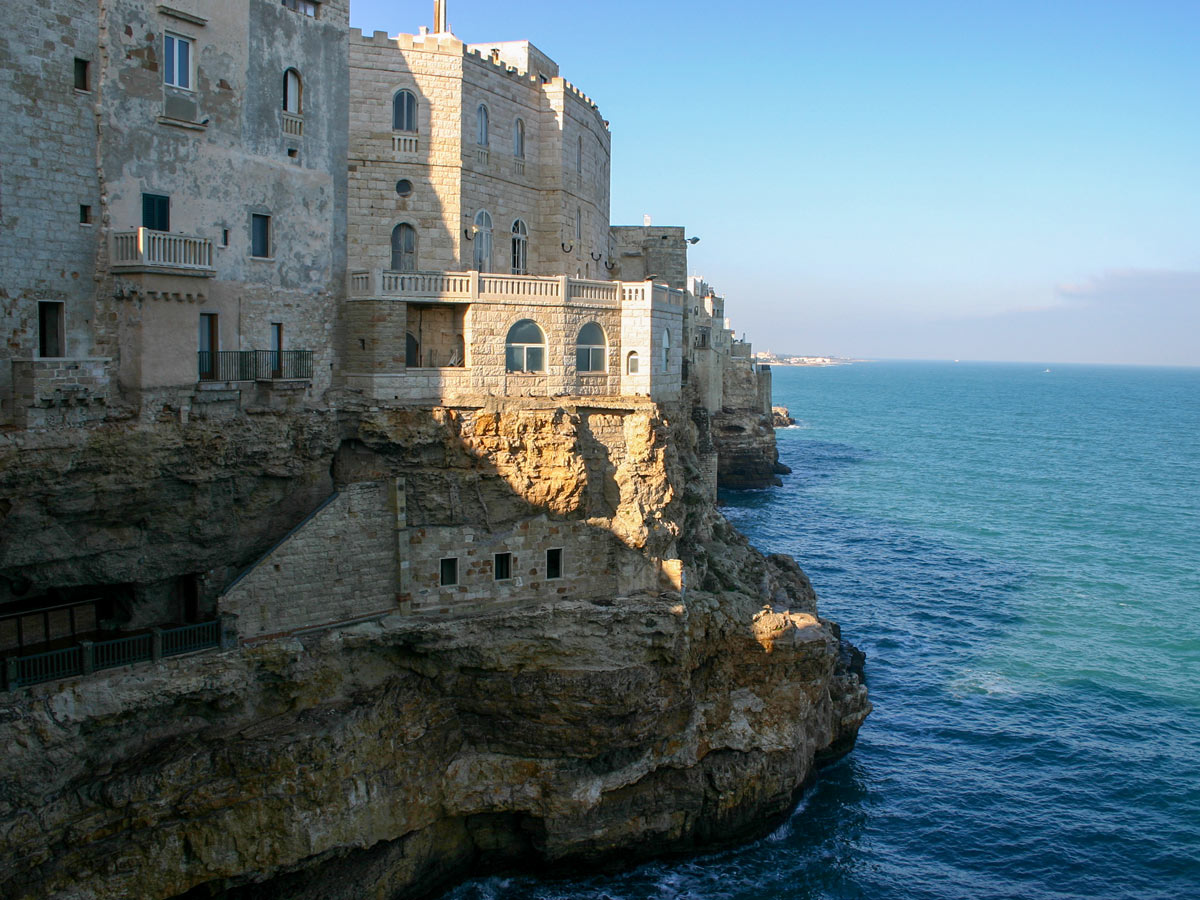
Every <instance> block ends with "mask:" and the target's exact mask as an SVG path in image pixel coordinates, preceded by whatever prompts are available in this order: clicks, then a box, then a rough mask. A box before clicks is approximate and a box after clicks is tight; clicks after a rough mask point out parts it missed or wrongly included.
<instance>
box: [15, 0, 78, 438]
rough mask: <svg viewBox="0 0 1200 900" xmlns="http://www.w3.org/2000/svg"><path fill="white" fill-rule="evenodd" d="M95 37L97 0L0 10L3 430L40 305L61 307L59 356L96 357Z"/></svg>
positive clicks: (32, 343)
mask: <svg viewBox="0 0 1200 900" xmlns="http://www.w3.org/2000/svg"><path fill="white" fill-rule="evenodd" d="M98 27H99V26H98V21H97V4H96V2H95V0H53V2H43V3H3V4H0V60H2V61H3V62H2V63H0V109H2V110H3V111H4V113H3V118H4V127H3V128H0V276H2V280H0V423H3V422H4V420H5V419H6V418H7V417H8V416H9V415H11V413H12V409H11V407H10V400H11V393H12V386H13V385H12V360H30V359H34V358H36V357H37V355H38V301H39V300H47V301H55V302H61V303H64V304H65V309H64V312H65V317H64V318H65V325H66V328H65V331H66V334H65V347H63V350H62V352H63V355H66V356H71V357H89V356H92V355H93V354H95V353H96V348H95V346H94V344H93V341H92V333H91V327H90V326H91V320H92V318H93V293H94V287H95V286H94V281H93V275H94V272H95V262H96V245H97V233H98V231H99V220H100V188H99V184H98V180H97V174H96V155H95V134H96V122H95V112H94V108H95V104H96V102H97V97H98V95H97V92H96V88H97V77H98V76H97V71H98V66H99V55H98V50H97V43H98V39H99V38H98ZM76 59H80V60H82V61H83V62H84V63H85V64H86V66H87V81H86V85H87V87H86V89H80V90H77V89H76V88H75V78H74V75H75V60H76ZM85 206H86V207H88V214H87V217H88V221H83V218H84V214H83V210H82V209H81V207H85Z"/></svg>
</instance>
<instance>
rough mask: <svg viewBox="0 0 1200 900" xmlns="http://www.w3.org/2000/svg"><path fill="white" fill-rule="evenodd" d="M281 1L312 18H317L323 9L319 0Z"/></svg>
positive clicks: (293, 10) (284, 4) (293, 9)
mask: <svg viewBox="0 0 1200 900" xmlns="http://www.w3.org/2000/svg"><path fill="white" fill-rule="evenodd" d="M281 3H282V5H283V6H286V7H287V8H288V9H290V10H291V11H292V12H298V13H300V14H301V15H305V16H308V17H309V18H310V19H315V18H316V17H317V13H319V12H320V10H321V4H320V3H318V2H317V0H281Z"/></svg>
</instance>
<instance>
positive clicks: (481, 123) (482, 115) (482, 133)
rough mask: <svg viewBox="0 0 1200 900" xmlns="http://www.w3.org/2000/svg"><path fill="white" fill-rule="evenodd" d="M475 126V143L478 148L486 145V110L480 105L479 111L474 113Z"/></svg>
mask: <svg viewBox="0 0 1200 900" xmlns="http://www.w3.org/2000/svg"><path fill="white" fill-rule="evenodd" d="M475 119H476V125H477V126H478V130H477V132H476V134H475V143H477V144H478V145H479V146H480V147H486V146H487V145H488V110H487V107H486V106H484V105H483V104H482V103H480V104H479V109H477V110H476V111H475Z"/></svg>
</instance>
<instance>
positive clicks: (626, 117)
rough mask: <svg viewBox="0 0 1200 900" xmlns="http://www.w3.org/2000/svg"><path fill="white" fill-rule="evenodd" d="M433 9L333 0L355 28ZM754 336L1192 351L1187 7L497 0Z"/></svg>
mask: <svg viewBox="0 0 1200 900" xmlns="http://www.w3.org/2000/svg"><path fill="white" fill-rule="evenodd" d="M432 8H433V4H432V2H396V0H351V24H353V25H355V26H357V27H360V28H362V29H363V30H365V31H368V32H370V31H374V30H376V29H379V30H384V31H388V32H389V33H393V34H394V33H396V32H399V31H410V32H415V31H416V30H417V28H418V26H420V25H423V24H430V23H431V20H432ZM449 20H450V23H451V25H452V26H453V30H454V31H455V33H456V34H457V35H458V36H459V37H460V38H462V39H463V40H466V41H468V42H475V41H488V40H517V39H528V40H530V41H532V42H533V43H535V44H536V45H537V46H538V47H539V48H541V49H542V50H543V51H545V52H546V53H548V54H549V55H550V56H551V57H553V58H554V59H555V60H557V61H558V63H559V66H560V68H561V71H562V73H563V74H564V76H565V77H567V78H568V79H569V80H571V81H573V82H575V83H576V84H577V85H578V86H579V87H580V88H582V89H583V90H584V91H585V92H587V93H588V94H589V95H590V96H591V97H592V98H593V99H594V100H596V102H597V103H598V104H599V106H600V110H601V112H602V114H603V115H604V116H605V118H607V119H609V120H610V121H611V122H612V135H613V167H612V216H613V221H614V223H616V224H637V223H640V222H641V220H642V215H643V214H644V213H648V214H650V215H652V216H653V218H654V222H655V224H662V225H668V224H671V225H684V226H686V227H687V229H688V232H689V234H695V235H698V236H699V237H700V238H701V242H700V243H699V244H698V245H697V246H696V247H695V248H694V249H693V251H692V252H691V269H692V272H693V273H694V274H700V275H703V276H704V277H705V278H707V279H708V280H709V281H710V282H711V283H712V284H714V285H715V286H716V287H717V288H718V290H720V291H721V292H722V293H724V294H725V295H726V297H727V298H728V302H727V311H728V314H729V315H730V316H731V318H732V319H733V320H734V325H735V327H736V328H737V329H738V331H739V332H741V331H745V332H746V333H747V336H748V337H749V338H750V339H751V340H753V341H754V342H755V344H756V346H757V347H758V348H760V349H763V348H767V347H769V348H770V349H773V350H776V351H783V352H793V353H807V354H833V355H838V356H858V357H887V358H924V359H949V358H961V359H989V360H1031V361H1046V362H1122V363H1150V364H1167V365H1200V52H1198V51H1197V49H1196V48H1197V41H1198V39H1200V0H1186V2H1167V0H1143V2H1110V0H1092V2H1088V3H1077V2H1070V0H1065V2H1064V0H1042V2H1038V3H1026V2H1023V0H1005V2H992V0H971V2H963V0H956V2H924V0H908V2H870V0H862V2H851V0H847V2H842V3H829V2H822V3H809V2H794V3H765V2H762V3H756V2H743V3H739V4H717V3H708V2H694V3H674V2H667V3H645V2H641V3H634V2H625V0H609V2H606V3H603V4H599V3H596V4H592V3H586V4H585V3H569V4H557V5H553V4H519V3H518V4H499V3H494V2H490V3H484V2H468V0H449Z"/></svg>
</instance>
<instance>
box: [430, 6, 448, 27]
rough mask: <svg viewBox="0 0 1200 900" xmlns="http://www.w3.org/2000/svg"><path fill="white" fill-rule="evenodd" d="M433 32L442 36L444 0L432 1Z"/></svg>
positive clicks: (444, 11) (444, 25) (444, 24)
mask: <svg viewBox="0 0 1200 900" xmlns="http://www.w3.org/2000/svg"><path fill="white" fill-rule="evenodd" d="M433 31H434V34H442V33H443V32H445V31H447V28H446V0H433Z"/></svg>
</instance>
